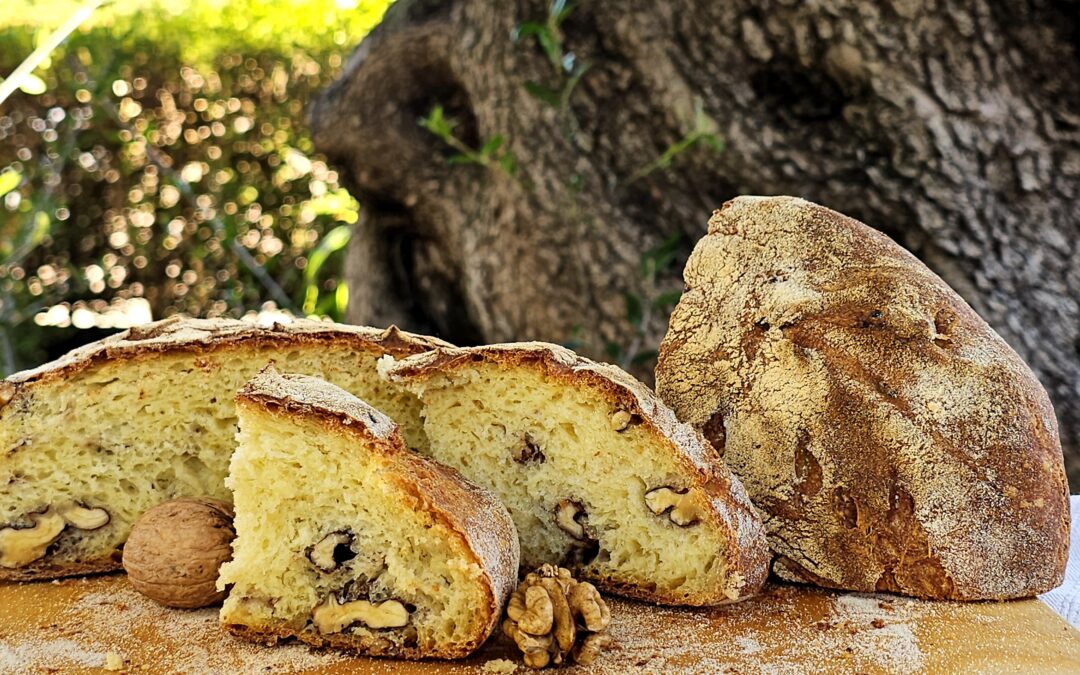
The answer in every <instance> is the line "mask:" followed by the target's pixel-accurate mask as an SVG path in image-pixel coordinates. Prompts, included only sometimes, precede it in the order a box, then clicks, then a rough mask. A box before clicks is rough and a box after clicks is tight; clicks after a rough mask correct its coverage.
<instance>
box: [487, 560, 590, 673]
mask: <svg viewBox="0 0 1080 675" xmlns="http://www.w3.org/2000/svg"><path fill="white" fill-rule="evenodd" d="M506 616H507V618H506V619H505V620H504V621H503V625H502V629H503V633H504V634H505V635H506V636H507V637H509V638H511V639H512V640H513V641H514V643H515V644H517V646H518V648H519V649H520V650H521V651H522V653H523V654H524V660H525V665H526V666H529V667H530V668H543V667H545V666H547V665H548V664H551V663H554V664H555V665H560V664H562V663H564V662H565V661H566V659H567V655H569V656H570V657H572V658H573V660H574V662H576V663H578V664H581V665H589V664H591V663H592V662H593V661H595V660H596V657H597V656H599V655H600V652H601V651H602V650H603V649H604V648H605V647H607V646H608V645H610V643H611V637H610V636H609V635H607V634H606V633H603V632H602V631H604V629H606V628H607V627H608V624H610V623H611V613H610V612H609V611H608V607H607V603H605V602H604V599H603V598H602V597H600V593H599V591H597V590H596V587H595V586H593V585H592V584H590V583H587V582H583V581H576V580H575V579H574V578H573V576H571V574H570V570H567V569H565V568H562V567H556V566H555V565H543V566H541V567H540V568H539V569H538V570H536V571H535V572H532V573H530V574H529V575H528V576H526V577H525V581H523V582H521V585H520V586H518V588H517V590H516V591H514V593H513V595H511V596H510V603H509V605H508V606H507V608H506Z"/></svg>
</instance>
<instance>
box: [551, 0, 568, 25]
mask: <svg viewBox="0 0 1080 675" xmlns="http://www.w3.org/2000/svg"><path fill="white" fill-rule="evenodd" d="M565 11H566V0H551V7H550V8H549V9H548V14H549V15H551V16H552V17H553V18H554V19H555V20H556V21H558V20H559V15H561V14H562V13H563V12H565Z"/></svg>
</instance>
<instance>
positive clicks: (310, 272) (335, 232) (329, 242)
mask: <svg viewBox="0 0 1080 675" xmlns="http://www.w3.org/2000/svg"><path fill="white" fill-rule="evenodd" d="M350 238H352V226H351V225H338V226H337V227H335V228H334V229H332V230H330V231H329V232H327V233H326V234H325V235H323V238H322V241H320V242H319V245H318V246H316V247H315V250H314V251H312V252H311V255H310V256H308V264H307V267H305V268H304V280H305V281H306V282H307V283H309V284H311V283H313V282H314V281H315V280H316V279H318V276H319V270H320V269H321V268H322V266H323V264H325V263H326V260H327V258H329V257H330V254H331V253H334V252H335V251H339V250H341V249H343V248H345V245H346V244H348V243H349V239H350ZM305 304H306V302H305Z"/></svg>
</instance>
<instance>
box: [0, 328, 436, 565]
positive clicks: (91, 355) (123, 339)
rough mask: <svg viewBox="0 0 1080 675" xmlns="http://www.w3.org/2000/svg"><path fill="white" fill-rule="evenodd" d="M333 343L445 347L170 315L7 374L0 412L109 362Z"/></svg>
mask: <svg viewBox="0 0 1080 675" xmlns="http://www.w3.org/2000/svg"><path fill="white" fill-rule="evenodd" d="M186 331H193V332H195V333H198V335H191V334H190V333H187V332H186ZM333 342H337V343H348V344H350V345H352V346H353V347H354V348H356V349H360V350H364V351H370V352H373V353H378V354H390V355H392V356H406V355H411V354H418V353H421V352H424V351H428V350H429V349H432V348H434V347H438V346H448V345H449V343H447V342H443V341H442V340H439V339H438V338H434V337H429V336H425V335H418V334H415V333H408V332H406V331H403V330H400V329H399V328H398V327H397V326H390V327H389V328H386V329H378V328H370V327H368V326H350V325H346V324H338V323H330V322H326V321H313V320H309V319H297V320H295V321H294V322H292V323H288V324H281V323H275V324H273V325H271V326H259V325H257V324H254V323H249V322H244V321H236V320H231V319H191V318H186V317H181V316H173V317H170V318H168V319H162V320H160V321H155V322H153V323H149V324H146V325H144V326H138V327H136V328H131V329H129V330H126V331H121V332H119V333H116V334H114V335H110V336H108V337H106V338H103V339H101V340H98V341H96V342H91V343H88V344H86V345H84V346H82V347H79V348H77V349H74V350H72V351H71V352H68V353H67V354H66V355H64V356H62V357H60V358H59V359H57V360H55V361H51V362H49V363H46V364H43V365H41V366H39V367H37V368H34V369H32V370H24V371H21V372H18V373H14V374H12V375H10V376H8V377H7V378H5V379H4V380H2V381H0V411H2V410H3V408H4V407H5V406H6V405H8V404H9V403H11V402H13V401H18V400H19V399H20V398H21V397H23V396H26V395H28V394H29V393H30V392H31V391H32V390H33V388H35V387H36V386H38V385H39V384H41V383H45V382H49V381H53V380H56V379H61V378H67V377H72V376H75V375H77V374H79V373H81V372H82V371H84V370H88V369H90V368H92V367H94V366H96V365H99V364H101V363H104V362H107V361H122V360H134V359H138V358H143V357H147V356H152V355H155V354H162V353H195V354H199V353H209V352H212V351H217V350H222V349H235V348H242V347H252V346H256V347H271V346H280V347H284V346H289V345H295V344H313V343H314V344H328V343H333ZM119 552H120V551H119V550H117V551H113V552H111V553H110V554H109V555H108V556H106V557H102V558H99V559H97V560H88V561H81V562H78V563H74V564H64V565H51V564H33V563H32V564H30V565H28V566H26V567H20V568H17V569H9V568H0V583H3V582H11V581H42V580H48V579H63V578H65V577H75V576H84V575H90V574H104V573H108V572H116V571H118V570H122V569H123V565H122V564H121V562H120V560H119ZM114 557H115V558H116V559H114Z"/></svg>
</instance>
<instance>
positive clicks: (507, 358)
mask: <svg viewBox="0 0 1080 675" xmlns="http://www.w3.org/2000/svg"><path fill="white" fill-rule="evenodd" d="M481 361H492V362H495V363H498V364H499V365H501V366H504V367H506V368H519V367H525V368H533V369H538V370H541V371H542V372H543V373H544V374H545V375H546V376H548V377H551V378H553V379H556V380H561V381H563V382H565V383H566V384H567V385H570V386H576V385H578V384H585V385H587V386H589V387H591V388H594V389H596V390H599V391H602V392H603V393H604V395H605V396H606V397H607V398H608V400H609V401H610V402H611V405H612V407H613V408H617V409H621V410H625V411H627V412H628V413H630V414H631V415H632V416H635V417H636V418H640V420H641V425H642V427H644V428H646V429H648V430H649V431H651V432H652V434H653V435H654V437H655V438H656V439H657V441H658V442H660V443H662V444H663V445H665V446H666V447H667V448H668V449H669V450H670V452H671V454H672V456H674V457H675V458H677V460H678V462H679V463H680V464H681V465H682V467H683V468H684V469H685V471H686V473H687V475H688V476H689V477H691V479H692V482H691V483H690V484H689V486H688V487H691V488H700V489H701V490H702V491H703V492H704V493H705V494H706V495H708V497H709V506H710V513H709V514H708V516H707V517H708V518H710V519H711V520H713V521H714V522H716V523H717V524H718V525H719V526H720V527H721V528H722V529H723V530H724V531H725V532H727V534H728V542H729V545H728V547H727V549H726V550H725V551H724V552H723V553H724V558H725V559H726V560H727V561H728V565H729V571H730V576H731V577H732V578H733V579H734V580H735V582H734V583H736V584H737V585H738V588H737V589H726V590H732V591H733V593H732V594H730V595H725V593H724V592H723V590H725V589H721V590H720V591H718V592H717V593H715V594H714V595H710V596H708V597H706V596H705V595H702V596H701V597H697V598H692V599H690V600H687V599H679V598H674V597H666V596H664V595H663V594H662V593H660V592H659V591H656V590H651V589H644V588H641V587H639V586H636V585H633V584H626V583H622V582H620V581H619V580H617V579H593V581H595V582H596V583H598V584H600V585H601V587H602V588H604V589H606V590H611V591H614V592H617V593H619V594H620V595H623V596H626V597H631V598H637V599H640V600H645V601H649V602H656V603H662V604H697V605H715V604H724V603H726V602H731V601H732V598H733V597H734V598H737V599H740V600H741V599H744V598H747V597H751V596H753V595H755V594H756V593H757V592H758V591H759V590H760V589H761V586H762V585H763V584H764V582H765V579H766V577H767V576H768V563H769V558H770V554H769V550H768V545H767V543H766V541H765V537H764V530H763V528H762V525H761V520H760V518H759V516H758V514H757V511H756V510H755V509H754V506H753V505H752V504H751V503H750V499H749V497H748V496H747V493H746V490H745V489H744V488H743V486H742V484H741V483H740V482H739V481H738V479H737V478H735V477H734V476H733V475H732V473H731V472H730V471H729V470H728V469H727V467H725V465H724V463H723V462H722V461H720V459H719V458H718V457H717V455H716V453H715V451H714V450H713V448H712V447H711V446H710V445H709V444H708V442H706V440H705V439H704V437H703V436H702V435H701V433H700V432H698V431H697V430H695V429H693V428H692V427H691V426H690V425H687V424H684V423H682V422H680V421H679V420H678V419H677V418H676V416H675V414H674V413H673V412H672V410H671V409H670V408H668V407H667V406H666V405H665V404H664V403H663V402H662V401H661V400H660V399H659V398H658V397H657V396H656V394H654V393H653V392H652V391H651V390H650V389H649V388H648V387H646V386H645V385H644V384H642V383H641V382H639V381H638V380H636V379H635V378H633V377H631V376H630V375H629V374H627V373H626V372H625V371H623V370H622V369H620V368H617V367H615V366H612V365H609V364H605V363H596V362H594V361H590V360H589V359H586V358H583V357H581V356H578V355H577V354H576V353H574V352H573V351H571V350H569V349H566V348H565V347H561V346H559V345H554V344H548V343H543V342H521V343H510V344H496V345H487V346H480V347H461V348H458V347H442V348H439V349H435V350H433V351H429V352H425V353H422V354H417V355H415V356H411V357H408V358H406V359H403V360H400V361H396V362H392V361H390V360H389V359H385V358H384V359H383V360H382V361H380V363H379V370H380V372H381V373H382V374H383V376H384V377H386V378H388V379H389V380H391V381H393V382H408V381H409V380H411V379H417V378H428V377H438V376H439V375H440V374H442V373H446V372H449V371H452V370H455V369H459V368H468V367H469V366H470V365H473V364H475V363H477V362H481Z"/></svg>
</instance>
